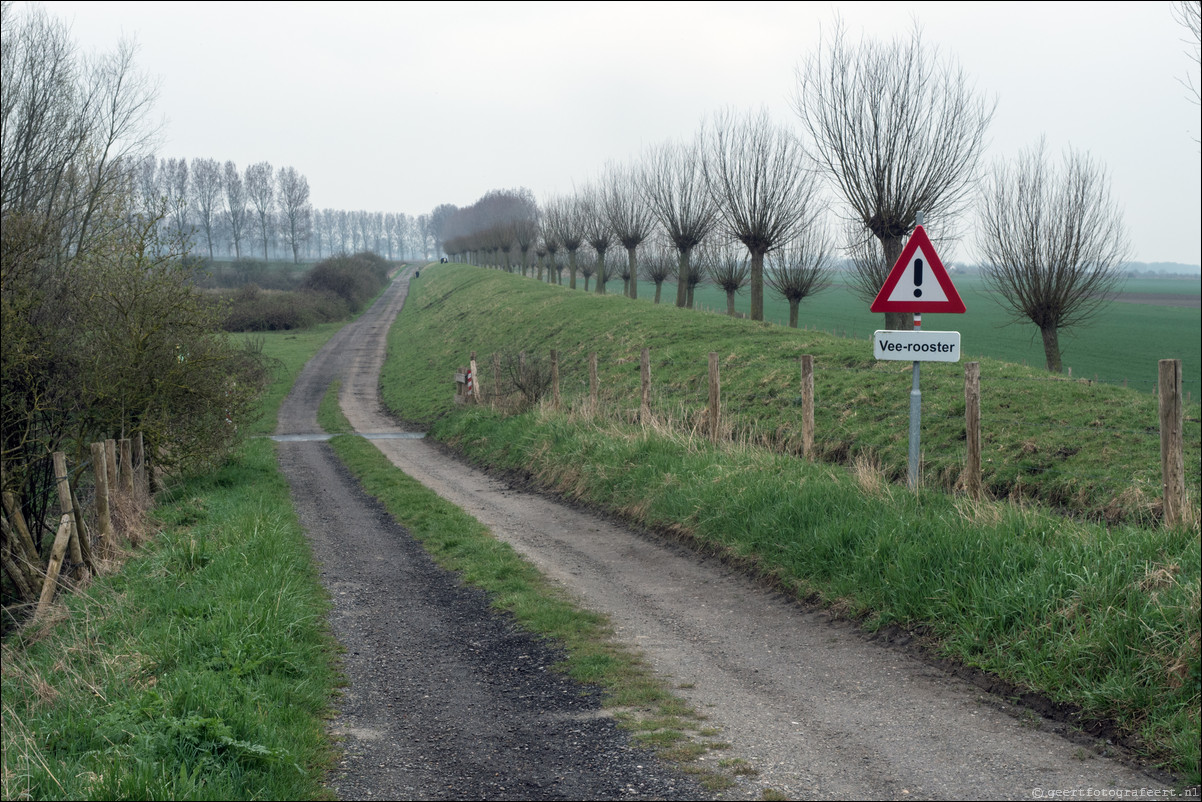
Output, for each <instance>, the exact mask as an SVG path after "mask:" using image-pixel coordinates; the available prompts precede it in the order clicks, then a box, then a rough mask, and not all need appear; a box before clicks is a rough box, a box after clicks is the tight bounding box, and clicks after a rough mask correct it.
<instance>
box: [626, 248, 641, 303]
mask: <svg viewBox="0 0 1202 802" xmlns="http://www.w3.org/2000/svg"><path fill="white" fill-rule="evenodd" d="M637 248H638V246H637V245H636V246H635V247H634V248H627V249H626V259H627V264H629V265H630V284H629V287H630V293H629V294H630V297H631V298H638V297H639V260H638V256H636V255H635V250H636V249H637Z"/></svg>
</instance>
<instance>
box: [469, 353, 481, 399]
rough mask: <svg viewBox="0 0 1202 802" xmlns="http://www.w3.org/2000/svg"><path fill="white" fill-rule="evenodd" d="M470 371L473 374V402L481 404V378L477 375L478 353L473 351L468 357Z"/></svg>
mask: <svg viewBox="0 0 1202 802" xmlns="http://www.w3.org/2000/svg"><path fill="white" fill-rule="evenodd" d="M467 366H468V370H470V371H471V372H472V402H473V403H476V404H479V403H480V376H479V375H478V374H477V373H476V352H475V351H472V353H471V356H470V357H468V362H467Z"/></svg>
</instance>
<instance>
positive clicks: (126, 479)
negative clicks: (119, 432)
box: [118, 437, 134, 498]
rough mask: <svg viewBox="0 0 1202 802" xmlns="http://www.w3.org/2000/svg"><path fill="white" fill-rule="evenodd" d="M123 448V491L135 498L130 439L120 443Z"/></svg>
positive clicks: (121, 440) (124, 439) (125, 438)
mask: <svg viewBox="0 0 1202 802" xmlns="http://www.w3.org/2000/svg"><path fill="white" fill-rule="evenodd" d="M118 445H119V446H120V448H121V491H122V492H123V493H125V494H126V495H128V496H129V497H130V498H133V495H134V455H133V447H132V446H131V444H130V442H129V438H128V437H122V438H121V439H120V440H119V441H118Z"/></svg>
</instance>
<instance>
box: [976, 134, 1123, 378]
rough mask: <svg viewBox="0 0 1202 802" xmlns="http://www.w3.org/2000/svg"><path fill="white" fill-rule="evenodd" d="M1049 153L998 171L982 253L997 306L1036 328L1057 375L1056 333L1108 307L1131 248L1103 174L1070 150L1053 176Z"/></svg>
mask: <svg viewBox="0 0 1202 802" xmlns="http://www.w3.org/2000/svg"><path fill="white" fill-rule="evenodd" d="M1044 151H1045V148H1044V143H1043V142H1042V141H1041V142H1040V143H1039V145H1038V146H1036V147H1035V148H1034V149H1032V150H1029V151H1026V152H1025V153H1023V154H1022V155H1021V156H1020V158H1019V159H1018V161H1017V163H1015V164H1014V165H1013V166H1006V165H998V166H997V167H995V168H994V171H993V174H992V177H991V181H990V186H989V187H988V189H987V191H986V192H985V194H984V196H983V200H982V202H981V210H980V211H981V230H980V235H979V239H978V246H979V248H980V250H981V253H982V255H983V257H984V260H985V273H984V275H985V279H986V281H987V282H988V283H989V285H990V287H991V288H992V289H993V290H994V292H995V293H996V298H997V300H998V302H999V303H1001V304H1002V305H1003V306H1006V307H1008V308H1009V309H1010V310H1011V312H1012V313H1013V314H1014V317H1015V319H1016V320H1030V321H1031V322H1033V323H1034V324H1035V325H1036V326H1038V327H1039V329H1040V332H1041V333H1042V334H1043V341H1044V352H1045V355H1046V357H1047V365H1048V370H1051V371H1054V372H1057V373H1058V372H1060V370H1061V362H1060V348H1059V339H1058V334H1057V333H1058V331H1059V330H1060V329H1062V328H1068V327H1071V326H1079V325H1083V324H1085V323H1088V322H1089V321H1090V320H1092V319H1093V318H1094V317H1095V316H1096V315H1097V314H1098V312H1099V311H1100V310H1101V308H1102V307H1103V306H1104V305H1105V304H1107V303H1108V302H1109V301H1110V300H1111V297H1112V295H1113V293H1114V291H1115V290H1116V289H1117V288H1118V287H1119V285H1120V284H1121V282H1122V280H1123V277H1122V273H1121V271H1120V268H1121V264H1122V262H1123V260H1124V259H1125V258H1126V257H1127V254H1128V251H1129V246H1128V242H1127V235H1126V229H1125V227H1124V225H1123V218H1122V213H1121V212H1120V211H1119V209H1118V206H1117V204H1115V203H1114V202H1113V201H1112V200H1111V198H1110V186H1109V180H1108V178H1107V176H1106V170H1105V168H1104V167H1103V166H1102V165H1100V164H1098V163H1097V162H1095V161H1093V160H1092V159H1090V157H1089V156H1088V155H1087V154H1083V153H1079V152H1075V151H1073V150H1071V149H1069V150H1067V151H1066V152H1065V155H1064V162H1063V166H1062V168H1061V169H1060V170H1055V169H1054V168H1051V167H1049V166H1048V164H1047V159H1046V157H1045V152H1044Z"/></svg>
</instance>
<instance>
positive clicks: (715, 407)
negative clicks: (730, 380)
mask: <svg viewBox="0 0 1202 802" xmlns="http://www.w3.org/2000/svg"><path fill="white" fill-rule="evenodd" d="M709 383H710V406H709V424H710V426H709V429H710V439H711V440H713V441H714V442H715V443H716V442H718V420H719V415H721V409H722V379H721V377H720V376H719V374H718V352H717V351H710V357H709Z"/></svg>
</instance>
